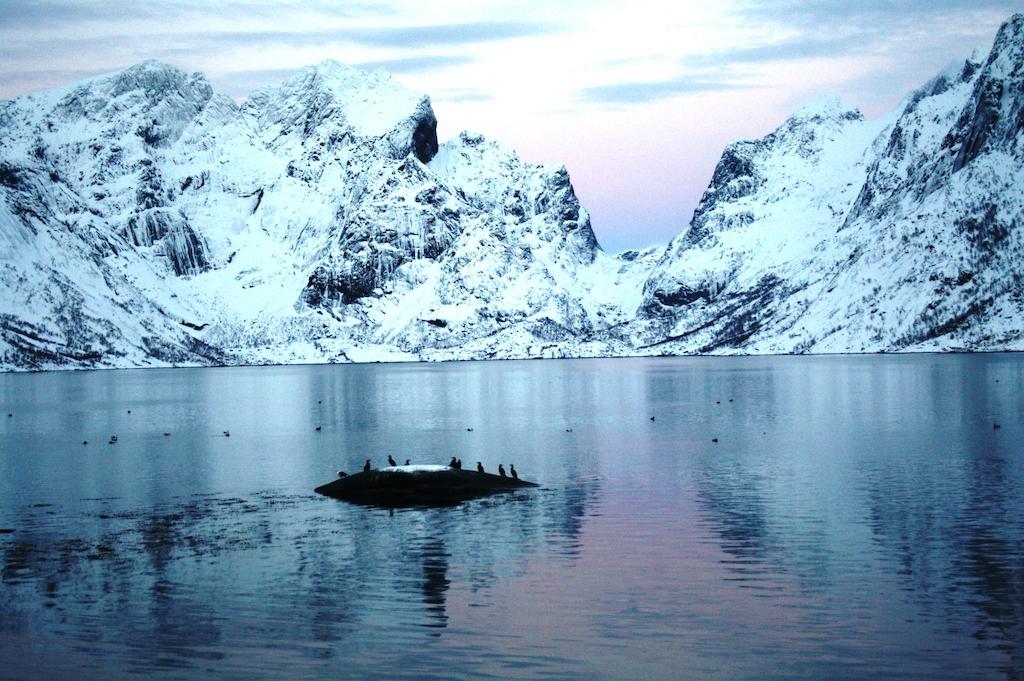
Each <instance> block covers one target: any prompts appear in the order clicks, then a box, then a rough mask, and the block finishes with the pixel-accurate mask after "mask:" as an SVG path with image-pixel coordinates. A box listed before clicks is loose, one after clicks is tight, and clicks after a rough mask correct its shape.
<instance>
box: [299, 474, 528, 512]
mask: <svg viewBox="0 0 1024 681" xmlns="http://www.w3.org/2000/svg"><path fill="white" fill-rule="evenodd" d="M537 486H538V485H537V483H535V482H528V481H526V480H520V479H518V478H511V477H506V476H502V475H494V474H493V473H482V472H479V471H468V470H462V469H459V468H452V467H450V466H440V465H413V466H388V467H387V468H381V469H377V470H369V471H362V472H360V473H356V474H354V475H342V476H341V477H339V478H338V479H337V480H332V481H331V482H329V483H327V484H326V485H321V486H319V487H317V488H316V489H315V490H314V491H315V492H316V493H317V494H323V495H325V496H329V497H334V498H335V499H342V500H344V501H350V502H354V503H357V504H368V505H372V506H389V507H395V506H446V505H451V504H457V503H459V502H461V501H466V500H468V499H475V498H477V497H482V496H487V495H489V494H496V493H499V492H509V491H512V490H517V489H523V488H528V487H537Z"/></svg>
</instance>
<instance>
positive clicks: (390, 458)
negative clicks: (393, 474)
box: [388, 454, 398, 466]
mask: <svg viewBox="0 0 1024 681" xmlns="http://www.w3.org/2000/svg"><path fill="white" fill-rule="evenodd" d="M388 465H389V466H397V465H398V464H397V463H395V460H394V458H392V456H391V455H390V454H388Z"/></svg>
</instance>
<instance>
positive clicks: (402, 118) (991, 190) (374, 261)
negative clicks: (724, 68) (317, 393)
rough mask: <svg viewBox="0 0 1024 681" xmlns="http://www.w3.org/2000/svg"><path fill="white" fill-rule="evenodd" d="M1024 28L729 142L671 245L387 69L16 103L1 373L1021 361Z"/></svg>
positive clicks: (10, 115) (2, 269)
mask: <svg viewBox="0 0 1024 681" xmlns="http://www.w3.org/2000/svg"><path fill="white" fill-rule="evenodd" d="M1022 81H1024V16H1022V15H1016V16H1014V17H1012V18H1011V19H1010V20H1009V21H1008V22H1007V23H1006V24H1005V25H1004V26H1003V27H1002V29H1001V30H1000V32H999V34H998V36H997V39H996V42H995V45H994V46H993V49H992V51H991V53H990V54H989V55H988V56H987V57H985V56H984V55H974V56H972V57H971V58H969V59H968V60H967V61H966V62H963V63H960V64H957V65H955V66H953V67H951V68H949V69H948V70H946V71H945V72H943V73H942V74H940V75H938V76H937V77H936V78H934V79H933V80H932V81H930V82H929V83H927V84H926V85H925V86H924V87H922V88H921V89H919V90H917V91H916V92H914V93H912V94H911V95H910V96H908V97H907V98H906V100H905V101H904V102H903V103H902V104H901V105H900V106H899V107H898V108H897V110H896V111H895V112H893V113H892V114H891V115H889V116H888V117H886V118H884V119H881V120H877V121H866V120H864V117H863V116H862V115H861V114H860V113H859V112H858V111H856V110H855V109H854V108H852V107H850V106H849V105H846V104H844V103H843V102H841V101H839V100H837V99H835V98H825V99H822V100H820V101H818V102H815V103H813V104H811V105H809V106H807V107H805V108H803V109H801V110H800V111H798V112H797V113H796V114H794V115H793V116H792V117H791V118H790V119H789V120H787V121H786V122H785V123H783V125H782V126H780V127H779V129H778V130H776V131H775V132H773V133H772V134H770V135H768V136H767V137H765V138H763V139H761V140H755V141H742V142H737V143H735V144H733V145H730V146H729V147H728V148H727V149H726V151H725V153H724V154H723V156H722V159H721V161H720V162H719V164H718V167H717V168H716V169H715V173H714V176H713V178H712V181H711V184H710V186H709V187H708V189H707V191H706V192H705V194H704V197H703V198H702V200H701V202H700V205H699V206H698V208H697V210H696V212H695V214H694V218H693V221H692V223H691V224H690V225H689V227H688V228H687V229H686V230H685V231H683V233H681V234H680V235H679V236H678V237H677V238H676V239H674V240H673V241H672V242H671V243H670V244H669V245H668V247H667V248H651V249H648V250H645V251H641V252H636V251H631V252H627V253H623V254H620V255H619V256H616V257H613V256H611V255H608V254H606V253H605V252H604V251H602V250H601V248H600V247H599V246H598V244H597V241H596V239H595V237H594V233H593V231H592V230H591V226H590V219H589V216H588V215H587V212H586V210H585V209H584V208H583V207H582V206H581V205H580V203H579V201H578V200H577V199H576V196H575V194H574V192H573V188H572V185H571V183H570V181H569V177H568V174H567V173H566V171H565V169H564V168H549V167H543V166H536V165H532V164H529V163H526V162H524V161H522V160H521V159H519V158H518V157H517V156H516V155H515V154H514V153H513V152H512V151H510V150H509V149H507V148H504V147H502V146H501V145H499V144H497V143H495V142H493V141H489V140H487V139H485V138H483V137H481V136H480V135H475V134H470V133H462V134H461V135H459V136H457V137H456V138H454V139H452V140H450V141H448V142H446V143H444V144H441V145H439V144H438V141H437V136H436V119H435V117H434V114H433V112H432V110H431V107H430V102H429V99H428V98H427V97H425V96H423V95H419V94H416V93H412V92H410V91H408V90H406V89H404V88H403V87H401V86H400V85H398V84H397V83H395V82H394V81H393V80H391V79H390V78H389V77H388V76H387V75H386V74H384V73H383V72H375V73H365V72H363V71H359V70H357V69H353V68H350V67H346V66H343V65H340V64H337V63H334V62H325V63H322V64H318V65H316V66H313V67H310V68H307V69H305V70H303V71H301V72H299V73H297V74H296V75H295V76H293V77H292V78H290V79H288V80H287V81H286V82H285V83H283V84H282V85H281V86H280V87H276V88H266V89H263V90H260V91H258V92H256V93H254V94H253V95H252V96H250V97H249V98H248V100H246V101H245V103H244V104H242V105H240V106H239V105H236V104H235V103H234V102H233V101H232V100H231V99H229V98H227V97H225V96H222V95H218V94H216V93H215V92H214V91H213V89H212V87H211V86H210V84H209V83H208V82H207V81H206V79H205V78H204V77H203V76H202V75H201V74H192V75H189V74H186V73H183V72H181V71H179V70H177V69H175V68H173V67H170V66H167V65H164V64H160V63H156V62H145V63H143V64H139V65H137V66H134V67H131V68H129V69H126V70H125V71H122V72H119V73H114V74H109V75H105V76H99V77H96V78H92V79H90V80H87V81H84V82H82V83H79V84H76V85H72V86H69V87H66V88H61V89H57V90H51V91H47V92H43V93H39V94H34V95H29V96H25V97H20V98H17V99H14V100H10V101H6V102H0V368H8V369H28V368H59V367H89V366H150V365H167V364H216V363H259V362H324V361H365V360H378V359H379V360H389V359H396V360H397V359H427V360H440V359H456V358H485V357H532V356H580V355H586V356H592V355H621V354H671V353H691V352H752V353H759V352H847V351H855V352H861V351H890V350H945V349H959V348H970V349H1024V330H1022V327H1024V281H1022V274H1024V272H1022V270H1024V259H1022V246H1024V244H1022V236H1021V220H1022V218H1024V189H1022V188H1024V87H1022V86H1024V82H1022Z"/></svg>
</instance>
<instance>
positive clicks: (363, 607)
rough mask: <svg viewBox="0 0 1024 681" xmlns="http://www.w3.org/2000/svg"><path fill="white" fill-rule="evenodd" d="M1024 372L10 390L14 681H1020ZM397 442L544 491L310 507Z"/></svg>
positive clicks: (796, 362)
mask: <svg viewBox="0 0 1024 681" xmlns="http://www.w3.org/2000/svg"><path fill="white" fill-rule="evenodd" d="M1022 385H1024V357H1021V356H1018V355H956V356H951V355H947V356H939V355H916V356H891V355H889V356H837V357H767V358H677V359H660V358H659V359H627V360H575V361H540V362H529V361H526V362H482V363H480V362H478V363H455V364H399V365H345V366H292V367H253V368H217V369H174V370H154V369H150V370H136V371H99V372H75V373H72V372H62V373H47V374H6V375H0V402H2V405H3V406H2V412H3V413H2V414H0V419H2V421H0V528H2V529H3V532H2V533H0V570H2V589H0V678H4V679H7V678H12V679H32V678H94V679H109V678H123V677H125V676H128V675H136V674H137V675H141V676H146V677H165V678H242V677H256V678H285V677H287V678H344V677H356V678H375V677H376V678H417V679H418V678H434V677H436V678H473V679H479V678H488V677H495V678H509V677H529V678H559V679H561V678H614V679H625V678H707V679H715V678H722V679H736V678H778V679H794V678H814V679H817V678H830V679H841V678H851V679H854V678H892V679H897V678H898V679H943V678H948V679H975V678H977V679H1000V678H1007V679H1016V678H1022V676H1024V429H1022V425H1021V424H1022V421H1024V391H1022V390H1021V386H1022ZM8 414H11V416H8ZM652 417H653V419H652ZM996 423H998V424H999V427H998V428H996V427H995V425H994V424H996ZM317 427H319V428H320V430H317ZM165 433H167V434H166V435H165ZM115 434H116V435H117V441H116V443H114V444H109V440H110V438H111V435H115ZM714 438H717V440H718V441H717V442H714V441H713V439H714ZM83 441H88V444H83ZM388 454H391V455H393V456H394V457H395V458H396V459H399V460H404V459H405V458H410V459H412V461H413V462H414V463H442V462H447V461H448V459H449V458H450V457H451V456H458V457H460V458H462V460H463V461H464V462H465V463H466V464H467V465H469V466H472V465H474V464H475V462H476V461H477V460H480V461H482V462H483V463H484V465H485V466H486V467H487V468H489V469H495V468H496V467H497V465H498V463H499V462H500V463H504V464H506V466H507V465H508V464H509V463H514V464H515V465H516V468H517V470H518V471H519V473H520V475H521V476H522V477H524V478H527V479H531V480H536V481H538V482H540V483H542V485H543V487H542V489H539V490H531V491H527V492H524V493H516V494H511V495H503V496H497V497H492V498H489V499H482V500H476V501H472V502H468V503H465V504H463V505H460V506H456V507H452V508H434V509H410V510H397V511H389V510H386V509H375V508H365V507H360V506H352V505H348V504H346V503H344V502H340V501H336V500H332V499H328V498H323V497H319V496H317V495H314V494H313V493H312V489H313V488H314V487H315V486H317V485H319V484H322V483H324V482H327V481H329V480H331V479H332V478H333V477H334V475H335V472H336V471H337V470H338V469H345V470H348V471H355V470H357V469H358V468H360V467H361V465H362V462H363V461H364V460H365V459H366V458H368V457H369V458H371V459H372V460H373V462H374V465H376V466H380V465H384V463H385V460H386V457H387V456H388Z"/></svg>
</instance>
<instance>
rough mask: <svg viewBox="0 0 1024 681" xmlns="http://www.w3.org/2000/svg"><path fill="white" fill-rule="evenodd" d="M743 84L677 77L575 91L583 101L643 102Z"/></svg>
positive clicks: (733, 87)
mask: <svg viewBox="0 0 1024 681" xmlns="http://www.w3.org/2000/svg"><path fill="white" fill-rule="evenodd" d="M743 87H746V86H744V85H739V84H736V83H728V82H724V81H709V80H700V79H688V78H679V79H674V80H665V81H656V82H632V83H612V84H609V85H597V86H594V87H589V88H584V89H582V90H580V91H578V92H577V98H578V99H579V100H580V101H583V102H590V103H604V104H642V103H646V102H653V101H657V100H659V99H667V98H669V97H675V96H678V95H685V94H692V93H697V92H716V91H721V90H736V89H739V88H743Z"/></svg>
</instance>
